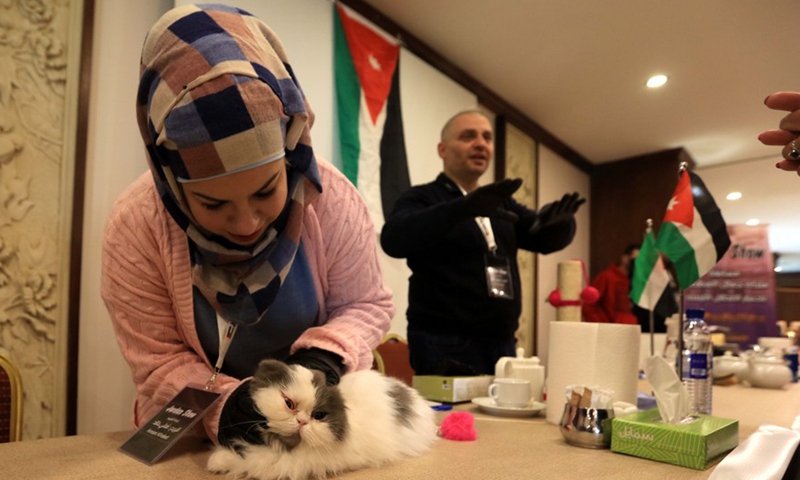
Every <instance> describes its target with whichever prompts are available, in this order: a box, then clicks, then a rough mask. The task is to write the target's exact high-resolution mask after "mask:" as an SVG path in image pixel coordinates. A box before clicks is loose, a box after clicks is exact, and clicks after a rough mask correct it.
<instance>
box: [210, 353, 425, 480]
mask: <svg viewBox="0 0 800 480" xmlns="http://www.w3.org/2000/svg"><path fill="white" fill-rule="evenodd" d="M250 395H251V397H252V398H253V402H254V403H255V406H256V408H257V409H258V410H259V411H260V412H261V413H262V414H263V415H264V416H265V417H266V418H267V426H266V428H264V427H263V423H262V424H261V425H254V426H253V428H258V429H259V430H261V435H262V436H263V438H264V445H251V444H247V443H242V444H241V445H240V446H241V447H242V448H241V449H240V453H241V455H239V454H237V453H236V452H234V451H233V450H230V449H228V448H225V447H221V446H218V447H216V449H215V451H214V453H213V454H212V455H211V457H210V458H209V460H208V465H207V468H208V470H210V471H212V472H216V473H226V474H229V475H231V476H235V477H238V478H245V477H247V478H256V479H260V480H271V479H282V480H283V479H286V480H289V479H291V480H299V479H307V478H324V477H326V476H328V475H336V474H338V473H342V472H345V471H349V470H357V469H360V468H367V467H378V466H380V465H384V464H387V463H389V462H393V461H395V460H398V459H400V458H403V457H407V456H416V455H420V454H422V453H423V452H425V451H427V450H428V449H429V448H430V446H431V444H432V443H433V442H434V440H436V438H437V435H436V422H435V420H434V412H433V410H432V409H431V407H430V406H429V405H428V404H427V403H426V402H425V400H423V399H422V397H420V395H419V394H418V393H417V392H416V391H415V390H414V389H412V388H410V387H408V386H407V385H405V384H404V383H402V382H400V381H399V380H396V379H394V378H390V377H385V376H383V375H381V374H380V373H378V372H376V371H373V370H365V371H358V372H353V373H348V374H345V375H343V376H342V378H341V381H340V382H339V384H338V385H337V386H326V385H325V377H324V375H323V374H322V373H321V372H318V371H316V370H309V369H307V368H305V367H302V366H300V365H286V364H285V363H283V362H279V361H275V360H263V361H262V362H261V363H260V364H259V367H258V371H257V372H256V374H255V375H254V376H253V380H252V382H251V383H250Z"/></svg>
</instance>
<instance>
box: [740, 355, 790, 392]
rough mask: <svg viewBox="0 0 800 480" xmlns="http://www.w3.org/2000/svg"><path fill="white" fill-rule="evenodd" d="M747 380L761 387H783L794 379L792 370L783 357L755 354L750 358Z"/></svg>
mask: <svg viewBox="0 0 800 480" xmlns="http://www.w3.org/2000/svg"><path fill="white" fill-rule="evenodd" d="M748 363H749V366H750V369H749V371H748V373H747V381H748V382H749V383H750V385H752V386H754V387H760V388H783V386H784V385H786V384H787V383H789V382H791V381H792V371H791V369H789V367H788V366H787V365H786V362H785V361H784V360H783V359H782V358H778V357H766V356H759V355H753V356H751V357H750V358H749V359H748Z"/></svg>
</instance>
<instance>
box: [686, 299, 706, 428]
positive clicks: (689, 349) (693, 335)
mask: <svg viewBox="0 0 800 480" xmlns="http://www.w3.org/2000/svg"><path fill="white" fill-rule="evenodd" d="M704 316H705V310H703V309H701V308H695V309H688V310H686V320H685V324H684V327H683V350H682V353H681V359H682V362H683V364H682V372H681V373H682V375H681V380H682V381H683V384H684V385H685V386H686V390H687V392H688V393H689V413H691V414H696V413H704V414H707V415H711V386H712V385H713V383H714V376H713V374H712V361H713V360H712V359H713V358H714V356H713V350H712V348H713V347H712V344H711V334H710V333H709V332H708V326H707V325H706V322H705V320H703V317H704Z"/></svg>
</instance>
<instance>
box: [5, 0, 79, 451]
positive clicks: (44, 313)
mask: <svg viewBox="0 0 800 480" xmlns="http://www.w3.org/2000/svg"><path fill="white" fill-rule="evenodd" d="M82 10H83V2H82V1H80V0H0V347H2V348H3V349H5V350H6V351H7V352H8V353H9V355H10V357H11V360H12V361H13V362H14V363H15V364H16V365H17V366H18V367H19V369H20V371H21V374H22V381H23V388H24V395H25V402H24V415H25V416H24V419H23V440H32V439H37V438H47V437H51V436H60V435H64V433H65V431H64V429H65V419H66V404H67V402H66V385H67V379H66V377H67V365H68V358H67V345H68V339H67V331H68V316H67V315H68V304H69V294H68V292H69V288H68V287H69V267H70V241H71V231H72V194H73V178H74V155H75V131H76V125H77V115H76V110H77V96H78V89H77V73H78V71H79V65H80V41H81V35H80V33H81V26H82V14H83V11H82ZM76 301H77V300H76Z"/></svg>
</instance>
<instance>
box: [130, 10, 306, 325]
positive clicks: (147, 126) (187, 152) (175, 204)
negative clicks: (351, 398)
mask: <svg viewBox="0 0 800 480" xmlns="http://www.w3.org/2000/svg"><path fill="white" fill-rule="evenodd" d="M136 116H137V120H138V122H139V129H140V130H141V133H142V138H143V139H144V143H145V146H146V147H147V153H148V157H149V162H150V169H151V171H152V173H153V178H154V179H155V184H156V187H157V189H158V192H159V194H160V196H161V200H162V201H163V202H164V206H165V207H166V209H167V211H168V212H169V214H170V215H171V216H172V217H173V218H174V219H175V221H176V222H177V223H178V225H180V227H181V228H182V229H183V230H184V231H186V234H187V236H188V238H189V247H190V252H191V260H192V281H193V284H194V285H195V286H196V287H198V289H199V290H200V292H202V294H203V296H204V297H205V298H206V299H207V300H208V301H209V303H210V304H211V305H212V306H213V307H214V309H215V310H216V311H217V313H219V314H220V315H221V316H222V317H223V318H225V319H227V320H229V321H231V322H234V323H236V324H239V325H250V324H253V323H256V322H258V321H259V320H260V319H261V318H262V317H263V315H264V313H265V312H266V311H267V309H268V308H269V306H270V305H271V304H272V302H273V301H274V299H275V296H276V295H277V293H278V291H279V290H280V287H281V284H282V283H283V280H284V279H285V278H286V275H287V273H288V272H289V268H290V267H291V265H292V262H293V261H294V257H295V254H296V252H297V248H298V244H299V241H300V231H301V227H302V223H303V211H304V207H305V205H307V204H308V203H309V202H311V200H313V198H314V197H315V196H316V195H318V194H319V193H320V192H321V191H322V187H321V185H320V181H319V172H318V170H317V164H316V160H315V158H314V152H313V150H312V148H311V137H310V133H309V129H310V123H312V119H313V117H312V114H311V111H310V109H309V108H308V105H307V104H306V102H305V97H304V95H303V92H302V91H301V90H300V86H299V85H298V83H297V80H296V79H295V77H294V73H293V72H292V70H291V66H290V65H289V61H288V58H287V56H286V53H285V51H284V49H283V46H282V44H281V42H280V39H279V38H278V37H277V36H276V35H275V33H274V32H273V31H272V30H271V29H270V28H269V27H268V26H267V25H265V24H264V23H263V22H262V21H261V20H259V19H257V18H255V17H253V16H252V15H250V14H249V13H247V12H244V11H242V10H239V9H237V8H232V7H227V6H223V5H187V6H183V7H178V8H175V9H173V10H170V11H169V12H167V13H166V14H164V16H162V17H161V19H159V20H158V22H156V24H155V25H154V26H153V28H152V29H151V30H150V32H149V33H148V35H147V38H146V39H145V43H144V47H143V49H142V64H141V78H140V80H139V92H138V98H137V104H136ZM284 157H285V158H286V163H287V173H288V187H289V190H288V191H289V194H288V195H289V198H288V200H287V204H286V206H285V208H284V210H283V212H282V213H281V215H280V216H279V217H278V219H277V220H276V221H275V222H273V224H272V225H271V226H270V227H269V228H268V229H267V231H266V232H265V234H264V236H263V238H262V239H261V240H260V241H258V242H257V243H256V244H255V245H252V246H250V247H242V246H240V245H237V244H235V243H233V242H230V241H228V240H227V239H225V238H224V237H221V236H218V235H214V234H212V233H210V232H208V231H206V230H204V229H203V228H202V227H201V226H200V225H198V224H197V223H196V222H195V221H194V218H193V216H192V214H191V212H190V210H189V208H188V205H187V203H186V201H185V199H184V196H183V193H182V189H181V187H180V183H185V182H191V181H197V180H207V179H212V178H216V177H219V176H222V175H226V174H229V173H233V172H239V171H243V170H247V169H250V168H254V167H257V166H260V165H264V164H266V163H269V162H272V161H278V160H280V159H282V158H284Z"/></svg>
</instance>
